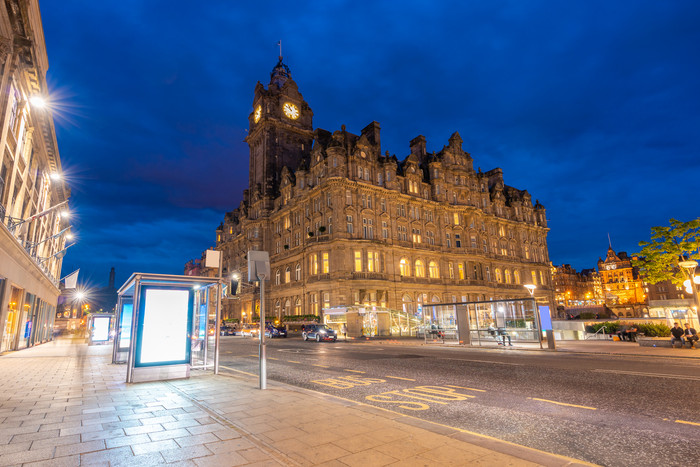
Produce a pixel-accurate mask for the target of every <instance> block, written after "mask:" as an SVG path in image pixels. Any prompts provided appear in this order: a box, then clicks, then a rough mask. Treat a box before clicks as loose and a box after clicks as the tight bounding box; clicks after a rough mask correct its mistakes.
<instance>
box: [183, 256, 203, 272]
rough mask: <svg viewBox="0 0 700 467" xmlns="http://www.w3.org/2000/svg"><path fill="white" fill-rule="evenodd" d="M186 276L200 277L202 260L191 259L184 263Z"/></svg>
mask: <svg viewBox="0 0 700 467" xmlns="http://www.w3.org/2000/svg"><path fill="white" fill-rule="evenodd" d="M184 274H185V275H186V276H201V275H202V260H201V259H200V258H197V259H191V260H189V261H188V262H187V263H185V271H184Z"/></svg>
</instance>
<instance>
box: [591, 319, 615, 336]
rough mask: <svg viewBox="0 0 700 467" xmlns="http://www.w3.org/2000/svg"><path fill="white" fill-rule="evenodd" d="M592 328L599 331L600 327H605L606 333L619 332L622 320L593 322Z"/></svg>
mask: <svg viewBox="0 0 700 467" xmlns="http://www.w3.org/2000/svg"><path fill="white" fill-rule="evenodd" d="M589 326H590V328H591V329H593V332H598V330H600V328H605V332H606V334H614V333H615V332H617V330H618V329H620V322H619V321H608V322H605V323H593V324H590V325H589ZM586 327H588V326H586Z"/></svg>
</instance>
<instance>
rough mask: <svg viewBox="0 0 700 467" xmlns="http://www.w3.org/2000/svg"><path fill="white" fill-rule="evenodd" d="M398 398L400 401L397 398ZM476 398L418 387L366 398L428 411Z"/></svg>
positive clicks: (440, 389) (453, 392) (433, 387)
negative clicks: (435, 405)
mask: <svg viewBox="0 0 700 467" xmlns="http://www.w3.org/2000/svg"><path fill="white" fill-rule="evenodd" d="M396 397H398V399H397V398H396ZM475 397H476V396H472V395H470V394H462V393H459V392H457V391H455V390H454V389H451V388H446V387H442V386H416V387H413V388H409V389H401V390H395V391H386V392H383V393H381V394H372V395H369V396H365V399H367V400H369V401H372V402H381V403H384V404H397V405H398V406H399V407H401V408H402V409H406V410H428V409H429V408H430V405H429V404H427V403H426V402H429V403H431V404H440V405H448V403H449V402H457V401H465V400H468V399H474V398H475ZM402 398H407V399H416V400H419V401H423V402H414V401H407V400H405V399H402Z"/></svg>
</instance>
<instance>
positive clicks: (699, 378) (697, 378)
mask: <svg viewBox="0 0 700 467" xmlns="http://www.w3.org/2000/svg"><path fill="white" fill-rule="evenodd" d="M591 371H595V372H596V373H613V374H616V375H617V374H622V375H633V376H651V377H652V378H672V379H686V380H690V381H700V376H687V375H669V374H666V373H643V372H641V371H625V370H603V369H599V368H596V369H595V370H591Z"/></svg>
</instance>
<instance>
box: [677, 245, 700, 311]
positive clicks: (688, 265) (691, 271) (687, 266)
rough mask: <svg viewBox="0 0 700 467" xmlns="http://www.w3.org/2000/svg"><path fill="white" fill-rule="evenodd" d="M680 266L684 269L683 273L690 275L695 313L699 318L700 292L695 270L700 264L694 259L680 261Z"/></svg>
mask: <svg viewBox="0 0 700 467" xmlns="http://www.w3.org/2000/svg"><path fill="white" fill-rule="evenodd" d="M678 266H680V267H681V268H683V271H685V273H686V274H687V275H688V281H687V282H688V288H690V291H689V292H690V293H692V294H693V298H694V299H695V313H696V316H697V313H698V311H699V310H700V297H698V290H697V288H696V287H695V284H696V282H695V281H696V277H695V268H696V267H697V266H698V262H697V261H695V260H692V259H690V260H686V261H679V262H678Z"/></svg>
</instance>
